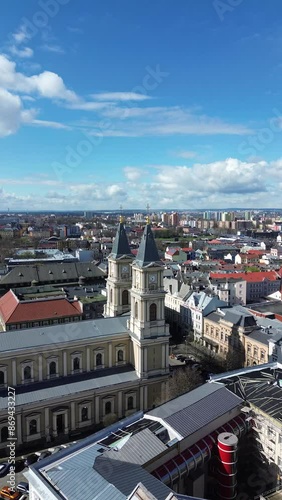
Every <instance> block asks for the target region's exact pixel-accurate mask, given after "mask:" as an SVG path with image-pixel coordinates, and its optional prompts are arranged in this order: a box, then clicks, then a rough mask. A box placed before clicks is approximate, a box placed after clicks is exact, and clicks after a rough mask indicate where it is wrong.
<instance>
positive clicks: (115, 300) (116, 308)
mask: <svg viewBox="0 0 282 500" xmlns="http://www.w3.org/2000/svg"><path fill="white" fill-rule="evenodd" d="M133 258H134V256H133V255H132V253H131V250H130V247H129V243H128V239H127V235H126V232H125V228H124V225H123V222H122V219H121V220H120V223H119V226H118V230H117V233H116V237H115V240H114V243H113V248H112V252H111V253H110V255H109V257H108V279H107V286H106V288H107V303H106V305H105V308H104V316H105V317H113V316H119V315H121V314H123V313H126V312H128V311H129V310H130V295H129V289H130V288H131V264H132V261H133Z"/></svg>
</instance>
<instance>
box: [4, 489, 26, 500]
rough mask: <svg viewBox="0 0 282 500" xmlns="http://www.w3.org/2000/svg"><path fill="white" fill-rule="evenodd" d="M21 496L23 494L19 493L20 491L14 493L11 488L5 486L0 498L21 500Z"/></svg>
mask: <svg viewBox="0 0 282 500" xmlns="http://www.w3.org/2000/svg"><path fill="white" fill-rule="evenodd" d="M21 496H22V494H21V493H19V491H14V490H13V489H11V488H9V486H4V487H3V488H2V490H1V491H0V498H3V499H4V500H6V499H7V500H19V499H20V498H21Z"/></svg>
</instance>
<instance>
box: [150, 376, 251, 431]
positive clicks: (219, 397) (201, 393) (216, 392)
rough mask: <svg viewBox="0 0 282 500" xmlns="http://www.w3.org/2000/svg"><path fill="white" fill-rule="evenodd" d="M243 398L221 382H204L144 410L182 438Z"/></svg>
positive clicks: (225, 411)
mask: <svg viewBox="0 0 282 500" xmlns="http://www.w3.org/2000/svg"><path fill="white" fill-rule="evenodd" d="M242 402H243V400H242V399H241V398H239V397H238V396H236V395H234V394H232V393H231V392H230V391H228V389H226V388H225V387H224V385H223V384H208V383H207V384H204V385H202V386H201V387H198V388H197V389H194V390H193V391H191V392H188V393H187V394H184V395H183V396H179V397H178V398H175V399H172V400H171V401H169V402H168V403H165V404H164V405H161V406H160V407H159V408H155V409H154V410H152V411H150V412H148V413H147V415H148V416H149V417H150V416H154V417H159V418H161V419H162V420H163V421H164V422H166V423H167V424H169V425H170V426H171V427H172V428H173V429H174V430H175V431H176V432H177V433H178V434H180V435H181V436H182V437H183V438H184V437H187V436H189V435H191V434H193V433H194V432H196V431H198V430H200V429H202V428H203V427H205V426H206V425H207V424H209V423H210V422H213V421H214V420H215V419H217V418H219V417H220V416H222V415H224V414H225V413H227V412H229V411H230V410H232V409H234V408H236V407H238V406H239V405H240V404H241V403H242Z"/></svg>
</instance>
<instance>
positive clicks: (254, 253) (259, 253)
mask: <svg viewBox="0 0 282 500" xmlns="http://www.w3.org/2000/svg"><path fill="white" fill-rule="evenodd" d="M250 254H253V255H264V254H265V250H257V249H255V248H254V249H253V248H251V249H250V250H248V251H247V255H250Z"/></svg>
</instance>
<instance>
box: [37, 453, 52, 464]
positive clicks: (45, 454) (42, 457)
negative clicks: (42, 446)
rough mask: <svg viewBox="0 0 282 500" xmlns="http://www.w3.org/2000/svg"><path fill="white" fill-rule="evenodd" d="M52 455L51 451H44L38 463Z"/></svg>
mask: <svg viewBox="0 0 282 500" xmlns="http://www.w3.org/2000/svg"><path fill="white" fill-rule="evenodd" d="M50 455H52V453H51V451H42V453H40V455H39V457H38V459H37V462H40V460H44V458H47V457H50Z"/></svg>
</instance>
